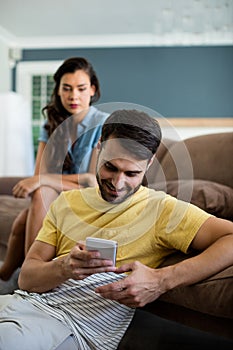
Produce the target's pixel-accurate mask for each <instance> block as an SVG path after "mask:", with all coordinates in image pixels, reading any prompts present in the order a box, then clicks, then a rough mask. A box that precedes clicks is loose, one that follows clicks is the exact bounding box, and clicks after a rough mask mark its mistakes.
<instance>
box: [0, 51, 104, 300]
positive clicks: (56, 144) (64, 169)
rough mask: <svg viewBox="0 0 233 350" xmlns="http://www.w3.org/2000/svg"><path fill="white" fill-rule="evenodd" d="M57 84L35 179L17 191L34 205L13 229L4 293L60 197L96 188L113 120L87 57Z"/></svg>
mask: <svg viewBox="0 0 233 350" xmlns="http://www.w3.org/2000/svg"><path fill="white" fill-rule="evenodd" d="M54 80H55V88H54V91H53V94H52V97H51V101H50V103H49V104H48V105H47V106H46V107H45V108H44V109H43V113H44V114H45V115H46V121H45V123H44V125H43V127H42V129H41V133H40V138H39V146H38V152H37V157H36V164H35V173H34V176H32V177H30V178H27V179H24V180H22V181H20V182H18V183H17V184H16V186H15V187H14V188H13V194H14V196H15V197H17V198H26V197H28V196H31V203H30V206H29V208H28V209H26V210H24V211H22V212H21V213H20V214H19V215H18V217H17V218H16V219H15V221H14V223H13V225H12V231H11V235H10V238H9V242H8V250H7V254H6V258H5V261H4V262H3V264H2V266H1V267H0V294H6V293H11V292H12V291H13V290H14V289H15V288H16V287H17V276H18V271H17V268H18V267H20V266H21V264H22V262H23V260H24V256H25V254H26V253H27V251H28V249H29V248H30V246H31V244H32V242H33V241H34V239H35V237H36V235H37V233H38V231H39V229H40V228H41V226H42V221H43V219H44V216H45V214H46V212H47V209H48V207H49V205H50V204H51V203H52V201H54V200H55V198H57V196H58V195H59V193H60V192H61V191H64V190H70V189H73V188H78V187H80V186H95V185H96V178H95V165H96V145H97V142H98V139H99V137H100V134H101V127H102V124H103V122H104V121H105V119H106V118H107V116H108V115H107V114H106V113H103V112H100V111H98V110H97V109H96V108H95V107H93V106H91V105H92V103H93V102H96V101H98V99H99V98H100V86H99V81H98V78H97V76H96V73H95V71H94V69H93V67H92V65H91V64H90V63H89V62H88V61H87V60H86V59H85V58H81V57H74V58H69V59H67V60H65V61H64V62H63V64H62V65H61V66H60V67H59V68H58V70H57V71H56V73H55V74H54ZM12 274H13V275H12Z"/></svg>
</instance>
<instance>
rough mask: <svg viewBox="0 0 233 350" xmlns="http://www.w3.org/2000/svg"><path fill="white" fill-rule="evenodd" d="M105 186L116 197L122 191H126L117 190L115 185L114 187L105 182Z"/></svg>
mask: <svg viewBox="0 0 233 350" xmlns="http://www.w3.org/2000/svg"><path fill="white" fill-rule="evenodd" d="M105 187H106V188H107V191H108V192H109V193H110V194H111V195H113V196H115V197H118V196H119V195H120V194H121V193H122V192H124V190H123V189H121V190H116V189H115V188H114V187H112V186H111V185H109V184H108V183H105Z"/></svg>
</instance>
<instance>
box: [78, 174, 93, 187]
mask: <svg viewBox="0 0 233 350" xmlns="http://www.w3.org/2000/svg"><path fill="white" fill-rule="evenodd" d="M78 183H79V184H80V185H81V186H83V187H96V186H97V180H96V175H95V174H92V173H85V174H79V175H78Z"/></svg>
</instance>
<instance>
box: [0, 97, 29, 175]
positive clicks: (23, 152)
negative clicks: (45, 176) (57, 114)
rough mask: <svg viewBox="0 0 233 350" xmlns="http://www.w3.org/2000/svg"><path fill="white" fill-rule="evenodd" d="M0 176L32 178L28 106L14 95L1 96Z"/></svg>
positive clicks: (22, 99)
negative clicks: (30, 176)
mask: <svg viewBox="0 0 233 350" xmlns="http://www.w3.org/2000/svg"><path fill="white" fill-rule="evenodd" d="M0 152H1V153H0V176H29V175H32V174H33V170H34V169H33V168H34V156H33V141H32V124H31V111H30V106H29V103H28V102H27V101H25V99H24V97H23V96H22V95H20V94H17V93H15V92H8V93H1V94H0Z"/></svg>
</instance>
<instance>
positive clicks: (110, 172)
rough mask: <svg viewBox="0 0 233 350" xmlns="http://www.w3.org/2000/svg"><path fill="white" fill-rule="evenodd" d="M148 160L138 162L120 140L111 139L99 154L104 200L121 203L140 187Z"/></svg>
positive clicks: (98, 172) (100, 186)
mask: <svg viewBox="0 0 233 350" xmlns="http://www.w3.org/2000/svg"><path fill="white" fill-rule="evenodd" d="M147 165H148V160H147V159H146V160H138V159H136V158H135V156H134V155H132V154H130V152H129V151H127V145H125V147H123V146H122V145H121V144H120V142H119V140H118V139H109V140H107V141H106V142H104V145H103V147H102V149H101V151H100V153H99V157H98V162H97V181H98V184H99V188H100V192H101V195H102V197H103V199H104V200H106V201H107V202H110V203H121V202H123V201H124V200H125V199H126V198H128V197H129V196H130V195H132V194H133V193H135V192H136V191H137V190H138V188H139V187H140V185H141V183H142V180H143V177H144V174H145V171H146V170H147Z"/></svg>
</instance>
